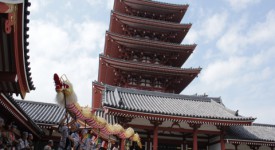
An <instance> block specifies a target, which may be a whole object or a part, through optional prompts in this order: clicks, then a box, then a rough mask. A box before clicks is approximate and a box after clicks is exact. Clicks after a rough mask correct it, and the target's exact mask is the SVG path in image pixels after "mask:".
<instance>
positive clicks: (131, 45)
mask: <svg viewBox="0 0 275 150" xmlns="http://www.w3.org/2000/svg"><path fill="white" fill-rule="evenodd" d="M145 41H146V42H145ZM195 48H196V44H193V45H181V47H169V45H165V46H164V45H163V46H162V45H160V44H154V43H151V42H150V41H149V40H144V39H138V38H131V37H125V36H120V35H117V34H113V33H110V32H107V33H106V37H105V48H104V53H105V54H106V55H108V56H110V57H115V58H118V57H121V55H123V53H125V52H126V51H129V52H128V54H131V55H133V54H134V53H138V52H142V53H144V54H146V53H148V54H150V53H151V54H152V55H160V54H162V55H163V56H166V58H167V60H169V63H170V64H171V65H172V66H173V67H181V66H182V65H183V64H184V62H185V61H186V60H187V59H188V58H189V56H190V55H191V54H192V53H193V51H194V49H195ZM172 57H173V58H172Z"/></svg>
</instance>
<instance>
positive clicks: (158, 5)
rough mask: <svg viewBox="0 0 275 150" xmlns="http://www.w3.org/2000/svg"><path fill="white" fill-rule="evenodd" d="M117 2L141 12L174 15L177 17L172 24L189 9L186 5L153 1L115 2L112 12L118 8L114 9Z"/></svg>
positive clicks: (180, 18) (132, 0)
mask: <svg viewBox="0 0 275 150" xmlns="http://www.w3.org/2000/svg"><path fill="white" fill-rule="evenodd" d="M118 2H123V3H125V4H126V6H128V7H131V8H133V9H137V10H141V11H149V12H155V13H164V14H171V13H174V14H175V15H176V16H177V17H175V18H174V19H173V22H180V21H181V20H182V18H183V16H184V14H185V12H186V11H187V9H188V7H189V5H187V4H170V3H165V2H158V1H153V0H122V1H119V0H115V5H114V10H119V7H116V6H118V5H116V3H118Z"/></svg>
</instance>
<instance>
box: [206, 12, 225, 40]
mask: <svg viewBox="0 0 275 150" xmlns="http://www.w3.org/2000/svg"><path fill="white" fill-rule="evenodd" d="M227 16H228V14H227V12H223V13H217V14H214V15H212V16H210V17H207V19H206V20H205V21H204V23H202V30H201V35H203V36H205V37H206V39H207V40H213V39H214V38H216V37H217V36H219V35H220V34H221V33H222V32H223V30H224V28H225V26H226V24H227Z"/></svg>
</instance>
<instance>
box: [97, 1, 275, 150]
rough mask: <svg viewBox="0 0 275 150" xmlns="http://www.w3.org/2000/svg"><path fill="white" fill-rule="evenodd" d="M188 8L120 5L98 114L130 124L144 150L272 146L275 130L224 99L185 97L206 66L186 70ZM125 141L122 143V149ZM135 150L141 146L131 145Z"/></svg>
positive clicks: (190, 47) (109, 35)
mask: <svg viewBox="0 0 275 150" xmlns="http://www.w3.org/2000/svg"><path fill="white" fill-rule="evenodd" d="M188 7H189V6H188V5H176V4H169V3H162V2H157V1H151V0H115V1H114V7H113V10H112V12H111V17H110V26H109V30H108V31H107V32H106V36H105V47H104V53H103V54H100V55H99V71H98V81H95V82H93V91H92V94H93V95H92V106H93V110H94V111H98V110H104V112H105V114H108V115H112V116H114V117H115V118H117V119H116V120H117V122H118V123H119V124H122V125H123V126H124V127H128V126H130V127H133V128H134V129H135V130H136V131H137V132H138V133H139V134H140V136H141V138H142V144H143V147H142V149H144V150H152V149H153V150H168V149H173V150H176V149H181V150H187V149H188V150H189V149H193V150H208V149H210V150H225V149H228V150H229V149H230V150H231V149H241V150H246V149H253V150H254V149H255V150H256V149H272V150H273V149H274V146H275V130H274V129H275V128H274V126H272V125H264V124H253V122H254V120H255V119H256V118H253V117H245V116H241V115H239V114H238V111H233V110H230V109H229V108H227V107H226V106H225V105H224V104H223V102H222V100H221V98H220V97H209V96H207V95H182V94H180V93H181V92H182V91H183V90H184V89H185V88H186V87H187V86H188V85H189V84H190V83H191V82H192V81H193V80H194V79H195V78H196V77H197V76H198V74H199V73H200V71H201V68H200V67H198V68H181V67H182V65H183V64H184V63H185V61H186V60H187V59H188V58H189V56H190V55H191V54H192V52H193V51H194V50H195V48H196V44H181V43H182V41H183V40H184V38H185V36H186V34H188V31H189V29H190V28H191V26H192V25H191V24H182V23H181V20H182V18H183V17H184V15H185V12H186V11H187V9H188ZM127 144H129V143H127V141H125V140H121V147H120V148H121V149H122V150H124V149H125V145H127ZM131 149H137V148H136V146H135V144H134V143H133V144H132V147H131Z"/></svg>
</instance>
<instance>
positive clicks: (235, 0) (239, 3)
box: [226, 0, 261, 11]
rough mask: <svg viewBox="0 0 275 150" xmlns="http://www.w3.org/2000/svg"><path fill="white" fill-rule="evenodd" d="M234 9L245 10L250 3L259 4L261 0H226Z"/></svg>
mask: <svg viewBox="0 0 275 150" xmlns="http://www.w3.org/2000/svg"><path fill="white" fill-rule="evenodd" d="M226 1H227V2H228V3H229V4H230V6H231V7H232V8H233V9H234V10H237V11H239V10H243V9H245V8H247V7H248V6H250V5H253V4H257V3H259V2H260V1H261V0H226Z"/></svg>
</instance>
